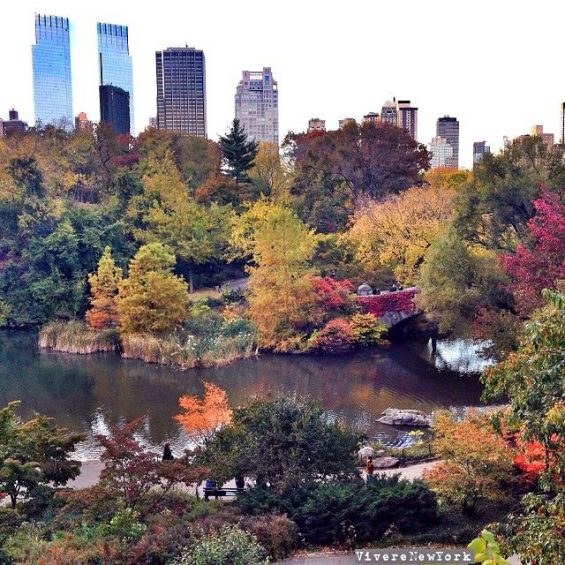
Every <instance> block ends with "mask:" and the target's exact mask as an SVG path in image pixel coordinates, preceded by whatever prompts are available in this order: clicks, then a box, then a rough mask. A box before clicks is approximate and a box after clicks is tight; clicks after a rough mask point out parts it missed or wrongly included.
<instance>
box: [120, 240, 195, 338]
mask: <svg viewBox="0 0 565 565" xmlns="http://www.w3.org/2000/svg"><path fill="white" fill-rule="evenodd" d="M174 264H175V257H174V255H172V254H171V253H169V252H168V251H167V249H166V248H165V246H163V245H162V244H160V243H149V244H147V245H143V246H142V247H140V248H139V251H138V252H137V253H136V254H135V257H134V258H133V259H132V260H131V261H130V264H129V273H128V278H127V279H123V280H122V281H120V282H119V284H118V296H117V297H116V307H117V310H118V316H119V327H120V332H121V333H124V334H136V333H141V334H142V333H150V334H162V333H167V332H170V331H172V330H173V329H175V328H176V327H177V326H178V325H179V324H180V323H181V322H183V321H184V320H185V318H186V316H187V303H188V291H187V284H186V282H185V281H184V280H183V279H182V278H180V277H177V276H175V275H174V274H173V272H172V270H173V267H174Z"/></svg>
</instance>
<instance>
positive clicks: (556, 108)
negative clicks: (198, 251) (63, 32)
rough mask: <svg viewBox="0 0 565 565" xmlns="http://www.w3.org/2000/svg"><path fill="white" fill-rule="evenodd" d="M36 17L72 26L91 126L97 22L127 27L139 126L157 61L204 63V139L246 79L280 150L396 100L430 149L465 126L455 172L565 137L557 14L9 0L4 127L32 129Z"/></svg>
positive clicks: (358, 3) (361, 1) (353, 4)
mask: <svg viewBox="0 0 565 565" xmlns="http://www.w3.org/2000/svg"><path fill="white" fill-rule="evenodd" d="M34 13H40V14H46V15H57V16H66V17H68V18H70V20H71V58H72V71H73V101H74V104H73V110H74V113H75V114H77V113H78V112H79V111H86V112H87V113H88V115H89V117H90V118H91V119H94V120H97V119H98V117H99V106H98V82H97V79H98V69H97V45H96V22H98V21H101V22H106V23H115V24H125V25H128V26H129V38H130V54H131V55H132V57H133V78H134V97H135V120H136V123H135V126H136V130H137V131H139V130H142V129H144V128H145V126H146V125H147V123H148V120H149V117H150V116H154V115H155V114H156V104H155V93H156V87H155V51H156V50H161V49H164V48H167V47H178V46H184V45H188V46H190V47H196V48H199V49H203V50H204V53H205V56H206V73H207V103H208V132H209V136H210V137H211V138H213V139H216V138H217V135H218V134H221V133H224V132H225V130H226V129H227V127H228V125H229V122H230V121H231V120H232V119H233V115H234V93H235V87H236V84H237V81H238V80H239V78H240V76H241V71H242V70H243V69H248V70H260V69H261V68H262V67H263V66H270V67H272V69H273V76H274V78H275V80H277V81H278V83H279V118H280V137H281V139H282V138H283V137H284V135H285V133H286V132H287V131H288V130H295V131H303V130H305V129H306V126H307V122H308V119H309V118H311V117H315V116H316V117H320V118H323V119H325V120H326V126H327V127H328V128H334V127H337V121H338V119H340V118H344V117H355V118H358V119H360V118H361V117H362V116H363V114H365V113H368V112H371V111H376V112H380V108H381V106H382V104H383V102H384V101H385V100H387V99H389V98H392V97H393V96H396V97H397V98H400V99H410V100H412V102H413V104H414V105H416V106H417V107H418V108H419V117H418V119H419V124H418V138H419V141H421V142H424V143H428V142H429V141H430V138H431V137H432V136H433V135H435V123H436V120H437V118H438V117H440V116H443V115H446V114H447V115H451V116H456V117H457V118H458V119H459V121H460V131H461V137H460V151H459V154H460V164H461V165H463V166H469V165H470V164H471V162H472V144H473V141H480V140H483V139H486V140H487V142H489V144H490V145H491V148H492V149H493V150H497V149H499V148H500V147H501V145H502V138H503V136H504V135H508V136H510V137H515V136H517V135H519V134H521V133H527V132H528V131H529V129H530V127H531V126H532V125H533V124H543V125H544V126H545V130H546V131H548V132H554V133H555V134H556V141H557V138H558V137H559V136H560V103H561V101H562V100H565V63H564V61H565V57H564V55H565V53H564V50H565V45H564V44H565V31H564V29H565V3H563V2H562V0H536V1H530V0H427V1H424V0H403V1H401V2H393V1H388V2H385V1H383V0H346V1H336V0H284V1H279V0H197V1H195V0H185V1H179V0H177V1H172V0H151V1H147V2H145V1H143V0H138V1H133V0H111V1H110V0H95V1H93V2H88V5H87V4H86V2H84V3H83V2H81V1H80V0H74V1H71V0H8V2H6V3H3V5H2V11H1V14H2V16H1V20H0V21H1V22H2V30H1V32H0V63H1V64H0V69H1V73H2V74H1V75H0V76H1V77H2V78H1V79H0V116H1V117H4V118H7V114H8V110H9V109H10V108H12V107H14V108H16V109H18V110H19V111H20V115H21V117H22V118H23V119H24V120H27V121H28V122H30V123H32V122H33V92H32V70H31V45H32V43H33V42H34V19H33V15H34Z"/></svg>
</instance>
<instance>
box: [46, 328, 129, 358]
mask: <svg viewBox="0 0 565 565" xmlns="http://www.w3.org/2000/svg"><path fill="white" fill-rule="evenodd" d="M38 345H39V347H40V348H42V349H51V350H53V351H61V352H63V353H78V354H81V355H86V354H89V353H98V352H103V351H117V350H118V345H119V344H118V334H117V332H116V330H115V329H107V330H92V329H90V328H89V327H88V326H87V325H86V323H85V322H82V321H79V320H71V321H69V322H61V321H56V322H49V323H47V324H46V325H44V326H43V327H42V328H41V330H40V332H39V339H38Z"/></svg>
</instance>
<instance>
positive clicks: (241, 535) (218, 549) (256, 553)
mask: <svg viewBox="0 0 565 565" xmlns="http://www.w3.org/2000/svg"><path fill="white" fill-rule="evenodd" d="M175 563H177V564H178V565H218V564H220V563H221V564H222V565H260V564H261V563H268V561H267V559H266V552H265V549H264V548H263V547H262V546H261V545H260V544H259V543H258V542H257V538H255V536H253V535H251V534H248V533H247V532H244V531H243V530H242V529H241V528H239V527H238V526H224V527H222V528H221V529H220V530H219V531H218V532H217V533H215V534H213V535H209V536H203V537H201V538H200V539H199V540H198V541H197V542H196V543H195V544H194V545H192V546H190V547H188V548H187V549H186V550H185V551H184V552H183V554H182V556H181V557H180V558H179V559H178V560H177V561H176V562H175Z"/></svg>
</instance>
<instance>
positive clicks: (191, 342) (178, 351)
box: [121, 334, 255, 369]
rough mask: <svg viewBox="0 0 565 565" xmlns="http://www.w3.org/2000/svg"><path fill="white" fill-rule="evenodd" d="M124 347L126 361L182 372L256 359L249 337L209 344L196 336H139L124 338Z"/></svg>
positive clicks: (209, 342)
mask: <svg viewBox="0 0 565 565" xmlns="http://www.w3.org/2000/svg"><path fill="white" fill-rule="evenodd" d="M121 345H122V356H123V357H126V358H128V359H140V360H142V361H145V362H147V363H158V364H160V365H173V366H176V367H180V368H181V369H192V368H194V367H217V366H221V365H227V364H229V363H231V362H233V361H237V360H238V359H245V358H248V357H251V356H253V355H255V347H254V338H253V336H250V335H247V334H239V335H236V336H233V337H226V336H217V337H216V338H214V339H206V340H204V339H201V338H197V337H195V336H192V335H188V336H181V335H171V336H164V337H156V336H153V335H147V334H136V335H127V336H123V337H122V339H121Z"/></svg>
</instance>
